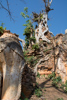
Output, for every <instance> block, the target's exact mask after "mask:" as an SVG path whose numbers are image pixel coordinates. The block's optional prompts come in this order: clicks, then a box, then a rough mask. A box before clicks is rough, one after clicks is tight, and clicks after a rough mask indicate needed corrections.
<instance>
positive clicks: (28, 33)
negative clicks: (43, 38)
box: [23, 20, 35, 47]
mask: <svg viewBox="0 0 67 100" xmlns="http://www.w3.org/2000/svg"><path fill="white" fill-rule="evenodd" d="M24 26H26V28H25V29H24V33H23V35H25V37H26V38H25V41H26V46H27V47H28V46H29V43H30V41H33V42H34V43H35V37H34V27H33V25H32V22H31V20H27V21H26V24H24ZM31 34H32V37H30V36H31Z"/></svg>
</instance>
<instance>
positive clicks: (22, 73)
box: [0, 30, 36, 100]
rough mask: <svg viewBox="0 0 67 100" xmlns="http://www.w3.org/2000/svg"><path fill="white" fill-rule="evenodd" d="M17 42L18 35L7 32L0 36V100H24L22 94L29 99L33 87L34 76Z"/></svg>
mask: <svg viewBox="0 0 67 100" xmlns="http://www.w3.org/2000/svg"><path fill="white" fill-rule="evenodd" d="M19 40H20V39H19V38H18V35H16V34H13V33H11V32H10V31H9V30H4V33H3V34H2V35H1V36H0V99H1V100H19V98H20V97H21V98H24V96H23V95H21V94H22V93H24V95H25V97H29V96H30V94H31V92H32V91H33V89H34V86H35V82H36V78H35V74H34V72H33V71H32V70H31V69H30V68H28V67H27V65H26V63H25V60H24V56H23V51H22V47H21V45H20V42H19ZM21 41H22V40H21ZM22 42H23V41H22Z"/></svg>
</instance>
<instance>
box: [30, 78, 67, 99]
mask: <svg viewBox="0 0 67 100" xmlns="http://www.w3.org/2000/svg"><path fill="white" fill-rule="evenodd" d="M37 83H38V84H39V86H40V87H41V90H42V96H41V97H37V96H36V95H35V94H33V95H32V96H31V98H30V100H57V99H58V98H63V100H67V94H65V93H64V92H63V91H61V90H59V89H56V88H55V87H53V86H52V84H51V83H52V82H51V80H50V79H45V77H44V76H40V78H37ZM60 100H62V99H60Z"/></svg>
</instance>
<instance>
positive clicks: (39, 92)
mask: <svg viewBox="0 0 67 100" xmlns="http://www.w3.org/2000/svg"><path fill="white" fill-rule="evenodd" d="M35 95H36V96H37V97H41V96H42V91H41V89H40V88H36V89H35Z"/></svg>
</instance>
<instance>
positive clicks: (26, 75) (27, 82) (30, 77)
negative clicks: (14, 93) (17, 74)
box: [22, 66, 36, 98]
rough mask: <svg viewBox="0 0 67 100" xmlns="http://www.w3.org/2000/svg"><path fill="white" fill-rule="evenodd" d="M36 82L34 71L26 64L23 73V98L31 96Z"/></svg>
mask: <svg viewBox="0 0 67 100" xmlns="http://www.w3.org/2000/svg"><path fill="white" fill-rule="evenodd" d="M35 83H36V77H35V74H34V72H33V71H32V70H31V69H30V68H29V67H27V66H25V68H24V70H23V73H22V93H23V95H22V98H23V97H27V98H28V97H29V96H30V94H31V93H32V91H33V89H34V87H35Z"/></svg>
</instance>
